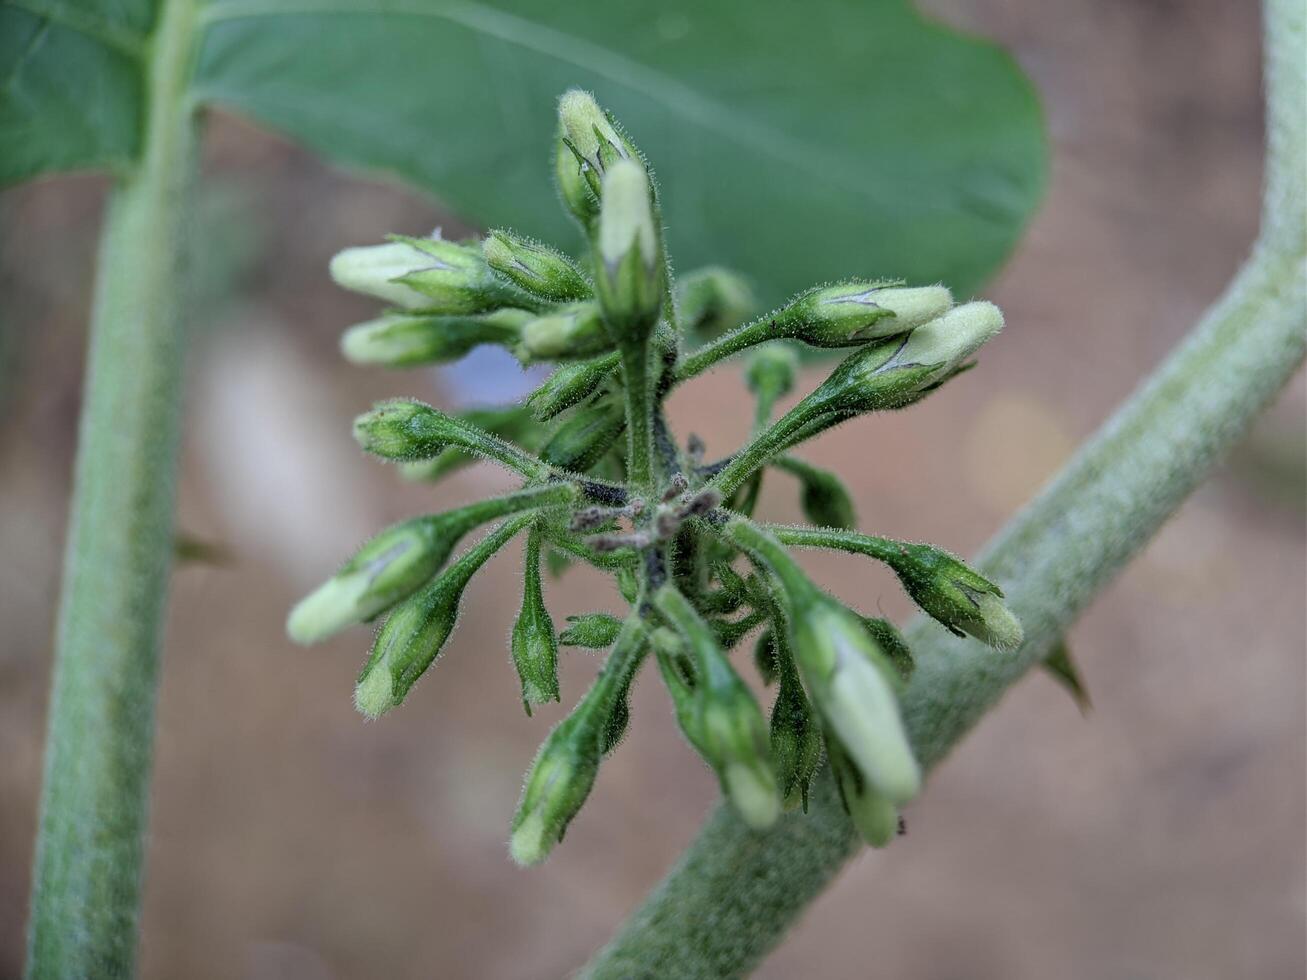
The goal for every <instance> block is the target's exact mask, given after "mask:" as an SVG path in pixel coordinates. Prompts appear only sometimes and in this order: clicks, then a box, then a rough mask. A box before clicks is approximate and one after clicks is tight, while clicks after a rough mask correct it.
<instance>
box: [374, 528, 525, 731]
mask: <svg viewBox="0 0 1307 980" xmlns="http://www.w3.org/2000/svg"><path fill="white" fill-rule="evenodd" d="M533 520H534V517H532V516H531V515H529V514H527V515H522V516H519V517H515V518H513V519H512V520H510V521H507V522H505V523H504V524H502V525H500V526H499V527H498V528H496V529H495V530H494V531H491V532H490V533H489V534H487V535H486V536H485V537H484V538H483V539H482V540H481V541H479V542H477V543H476V544H475V545H474V546H473V547H471V548H469V549H468V550H467V551H466V552H465V553H464V554H463V555H462V556H461V557H460V558H459V559H458V560H457V561H455V562H454V563H453V564H452V565H450V566H449V568H447V569H446V570H445V571H444V572H442V573H441V574H440V575H439V576H438V577H437V578H436V579H435V580H434V581H432V582H431V584H430V585H428V586H427V587H426V588H424V589H423V590H422V591H421V592H419V593H417V594H416V595H414V596H412V597H411V598H409V599H408V600H406V601H405V602H404V603H402V604H401V605H400V606H398V607H397V608H396V609H395V611H394V612H392V613H391V614H390V616H389V617H388V618H387V619H386V622H385V623H384V624H383V625H382V627H381V629H380V630H378V631H377V636H376V639H375V640H374V641H373V644H372V654H371V656H369V657H368V662H367V664H365V665H364V667H363V671H362V673H360V674H359V679H358V683H357V685H356V686H355V688H354V703H355V705H356V706H357V707H358V709H359V711H360V712H362V713H363V714H364V715H366V716H367V717H369V718H377V717H379V716H380V715H382V714H383V713H385V712H386V711H389V710H390V709H391V708H393V707H395V706H396V705H398V704H399V703H400V702H402V701H403V700H404V698H405V696H406V695H407V694H408V692H409V690H410V689H411V688H412V687H413V685H414V684H415V683H416V682H417V679H418V678H419V677H421V676H422V675H423V674H424V673H426V670H427V668H428V667H430V666H431V664H432V662H433V661H435V659H436V657H437V655H438V654H439V653H440V651H441V649H442V648H443V647H444V645H445V641H446V640H448V639H449V634H450V633H451V632H452V631H453V629H454V622H455V621H456V620H457V619H458V604H459V600H460V599H462V597H463V590H464V589H466V588H467V583H468V582H469V581H470V580H471V578H472V576H473V575H474V574H475V573H476V571H477V569H479V568H480V567H481V566H482V565H484V564H485V563H486V561H487V560H488V559H489V558H490V556H491V555H493V554H494V553H495V552H496V551H498V550H499V549H500V548H502V547H503V546H504V545H505V544H507V543H508V541H509V539H511V538H512V537H513V535H515V534H517V533H518V532H519V531H521V530H522V529H523V528H525V527H526V526H527V525H528V524H530V523H531V521H533Z"/></svg>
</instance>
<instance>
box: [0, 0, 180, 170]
mask: <svg viewBox="0 0 1307 980" xmlns="http://www.w3.org/2000/svg"><path fill="white" fill-rule="evenodd" d="M153 20H154V5H153V3H152V2H150V0H103V2H99V3H96V2H87V0H83V2H73V0H19V2H13V0H6V2H5V3H3V4H0V147H3V149H0V185H4V184H10V183H14V182H16V181H20V180H25V179H26V178H28V177H35V176H37V175H39V174H42V173H46V172H50V171H62V170H84V169H90V168H99V169H110V170H116V169H120V168H121V167H123V166H125V165H126V164H128V163H130V162H131V160H132V158H133V157H135V155H136V152H137V148H138V146H139V145H140V129H141V118H142V105H141V99H142V86H141V56H142V54H143V52H144V49H145V45H146V34H147V33H148V31H149V28H150V24H151V23H152V22H153Z"/></svg>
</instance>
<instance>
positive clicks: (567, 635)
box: [558, 613, 622, 650]
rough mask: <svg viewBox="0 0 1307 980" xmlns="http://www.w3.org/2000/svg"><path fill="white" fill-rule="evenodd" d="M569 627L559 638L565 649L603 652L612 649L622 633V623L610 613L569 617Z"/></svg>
mask: <svg viewBox="0 0 1307 980" xmlns="http://www.w3.org/2000/svg"><path fill="white" fill-rule="evenodd" d="M567 622H568V624H569V625H568V627H567V629H565V630H563V632H562V633H561V634H560V635H559V637H558V642H559V643H560V644H562V645H563V646H565V647H588V648H589V649H592V650H602V649H605V648H606V647H610V646H612V645H613V643H615V642H616V640H617V635H618V633H620V632H621V631H622V621H621V620H620V619H618V618H617V617H616V616H612V615H610V614H608V613H585V614H583V615H580V616H568V617H567Z"/></svg>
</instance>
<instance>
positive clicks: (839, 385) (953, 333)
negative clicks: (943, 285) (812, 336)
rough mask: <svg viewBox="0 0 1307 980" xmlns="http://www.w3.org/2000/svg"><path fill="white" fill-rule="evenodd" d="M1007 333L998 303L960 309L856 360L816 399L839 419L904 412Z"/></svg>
mask: <svg viewBox="0 0 1307 980" xmlns="http://www.w3.org/2000/svg"><path fill="white" fill-rule="evenodd" d="M1002 327H1003V314H1002V313H1000V312H999V309H998V307H997V306H995V305H994V304H993V303H983V302H982V303H966V304H964V305H962V306H955V307H954V308H953V309H951V310H949V312H947V313H945V314H944V315H943V316H940V317H937V318H936V319H934V320H931V321H930V322H929V323H927V324H926V325H925V326H922V327H918V328H917V329H916V330H914V331H912V333H910V334H908V336H907V337H906V338H898V337H896V338H892V339H890V340H883V341H880V342H878V343H875V344H869V345H868V346H866V347H863V348H862V349H861V350H859V351H857V352H856V353H854V354H851V355H850V356H849V357H847V358H845V359H844V360H843V361H842V362H841V363H840V364H839V366H838V367H836V368H835V370H834V371H833V372H831V375H830V377H829V378H827V379H826V381H824V382H823V383H822V384H821V386H820V387H819V388H818V389H817V390H816V391H815V392H813V394H812V395H811V396H810V398H811V399H812V401H813V402H814V403H816V404H820V405H821V406H823V407H824V408H825V409H827V410H834V411H835V412H839V413H849V412H868V411H875V410H879V409H890V408H902V407H904V406H905V405H910V404H912V403H913V402H914V401H917V400H918V399H919V398H921V397H922V396H923V395H924V394H926V393H927V392H928V391H930V390H932V389H933V388H935V387H938V386H939V385H940V384H942V383H943V382H945V381H947V380H948V379H949V378H950V377H952V376H953V375H954V374H956V373H958V372H959V371H960V370H962V369H963V364H964V362H965V361H966V360H967V358H969V357H970V356H971V355H972V354H974V353H975V352H976V351H977V350H979V349H980V347H981V346H982V345H983V344H984V343H985V342H986V341H987V340H989V339H990V338H991V337H993V336H994V335H995V334H997V333H998V332H999V330H1001V329H1002Z"/></svg>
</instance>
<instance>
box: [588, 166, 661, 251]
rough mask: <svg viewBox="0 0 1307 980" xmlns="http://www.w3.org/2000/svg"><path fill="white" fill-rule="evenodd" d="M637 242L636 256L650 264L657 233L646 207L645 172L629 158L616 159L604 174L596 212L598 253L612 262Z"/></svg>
mask: <svg viewBox="0 0 1307 980" xmlns="http://www.w3.org/2000/svg"><path fill="white" fill-rule="evenodd" d="M633 244H634V245H637V246H639V249H640V258H641V259H642V260H643V262H644V264H645V265H646V266H647V267H650V268H652V266H653V264H654V262H655V260H656V255H657V234H656V233H655V231H654V223H653V212H652V211H651V210H650V207H649V176H648V174H646V173H645V172H644V168H643V167H642V166H640V165H639V164H638V163H634V162H632V161H630V160H618V161H617V162H616V163H614V164H613V165H612V166H611V167H609V168H608V172H607V173H606V174H605V175H604V203H603V208H602V209H601V210H600V212H599V255H600V256H601V257H602V258H603V260H604V263H605V264H607V265H608V266H616V265H617V264H618V263H619V262H621V261H622V259H623V258H624V257H625V256H626V254H627V252H629V251H630V250H631V247H632V245H633Z"/></svg>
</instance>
